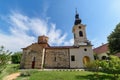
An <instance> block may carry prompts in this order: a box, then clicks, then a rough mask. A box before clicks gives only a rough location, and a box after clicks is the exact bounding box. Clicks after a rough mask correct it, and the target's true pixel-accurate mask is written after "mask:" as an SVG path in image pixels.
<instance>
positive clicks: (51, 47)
mask: <svg viewBox="0 0 120 80" xmlns="http://www.w3.org/2000/svg"><path fill="white" fill-rule="evenodd" d="M56 48H57V49H61V48H78V47H76V46H50V47H46V49H56Z"/></svg>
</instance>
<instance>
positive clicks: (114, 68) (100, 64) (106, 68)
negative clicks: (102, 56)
mask: <svg viewBox="0 0 120 80" xmlns="http://www.w3.org/2000/svg"><path fill="white" fill-rule="evenodd" d="M86 66H87V68H88V69H90V70H93V71H95V72H96V74H97V77H99V74H98V72H99V71H101V72H104V73H107V74H113V78H114V80H117V79H118V78H119V74H120V59H119V58H118V57H117V56H110V59H109V60H95V61H93V62H91V63H89V64H88V65H86Z"/></svg>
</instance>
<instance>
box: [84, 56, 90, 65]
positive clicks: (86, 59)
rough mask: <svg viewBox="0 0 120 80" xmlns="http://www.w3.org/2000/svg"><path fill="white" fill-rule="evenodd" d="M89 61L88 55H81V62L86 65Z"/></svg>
mask: <svg viewBox="0 0 120 80" xmlns="http://www.w3.org/2000/svg"><path fill="white" fill-rule="evenodd" d="M89 62H90V58H89V57H88V56H84V57H83V64H84V65H86V64H87V63H89Z"/></svg>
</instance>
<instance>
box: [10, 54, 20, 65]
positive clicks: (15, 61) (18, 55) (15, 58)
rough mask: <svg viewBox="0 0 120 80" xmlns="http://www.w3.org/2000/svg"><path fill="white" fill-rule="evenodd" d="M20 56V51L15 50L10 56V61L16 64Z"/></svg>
mask: <svg viewBox="0 0 120 80" xmlns="http://www.w3.org/2000/svg"><path fill="white" fill-rule="evenodd" d="M21 56H22V52H15V53H14V54H13V55H12V56H11V57H12V63H14V64H18V63H20V60H21Z"/></svg>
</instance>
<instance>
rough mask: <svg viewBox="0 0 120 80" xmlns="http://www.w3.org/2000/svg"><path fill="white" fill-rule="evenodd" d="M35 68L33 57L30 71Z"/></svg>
mask: <svg viewBox="0 0 120 80" xmlns="http://www.w3.org/2000/svg"><path fill="white" fill-rule="evenodd" d="M34 68H35V57H33V59H32V69H34Z"/></svg>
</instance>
